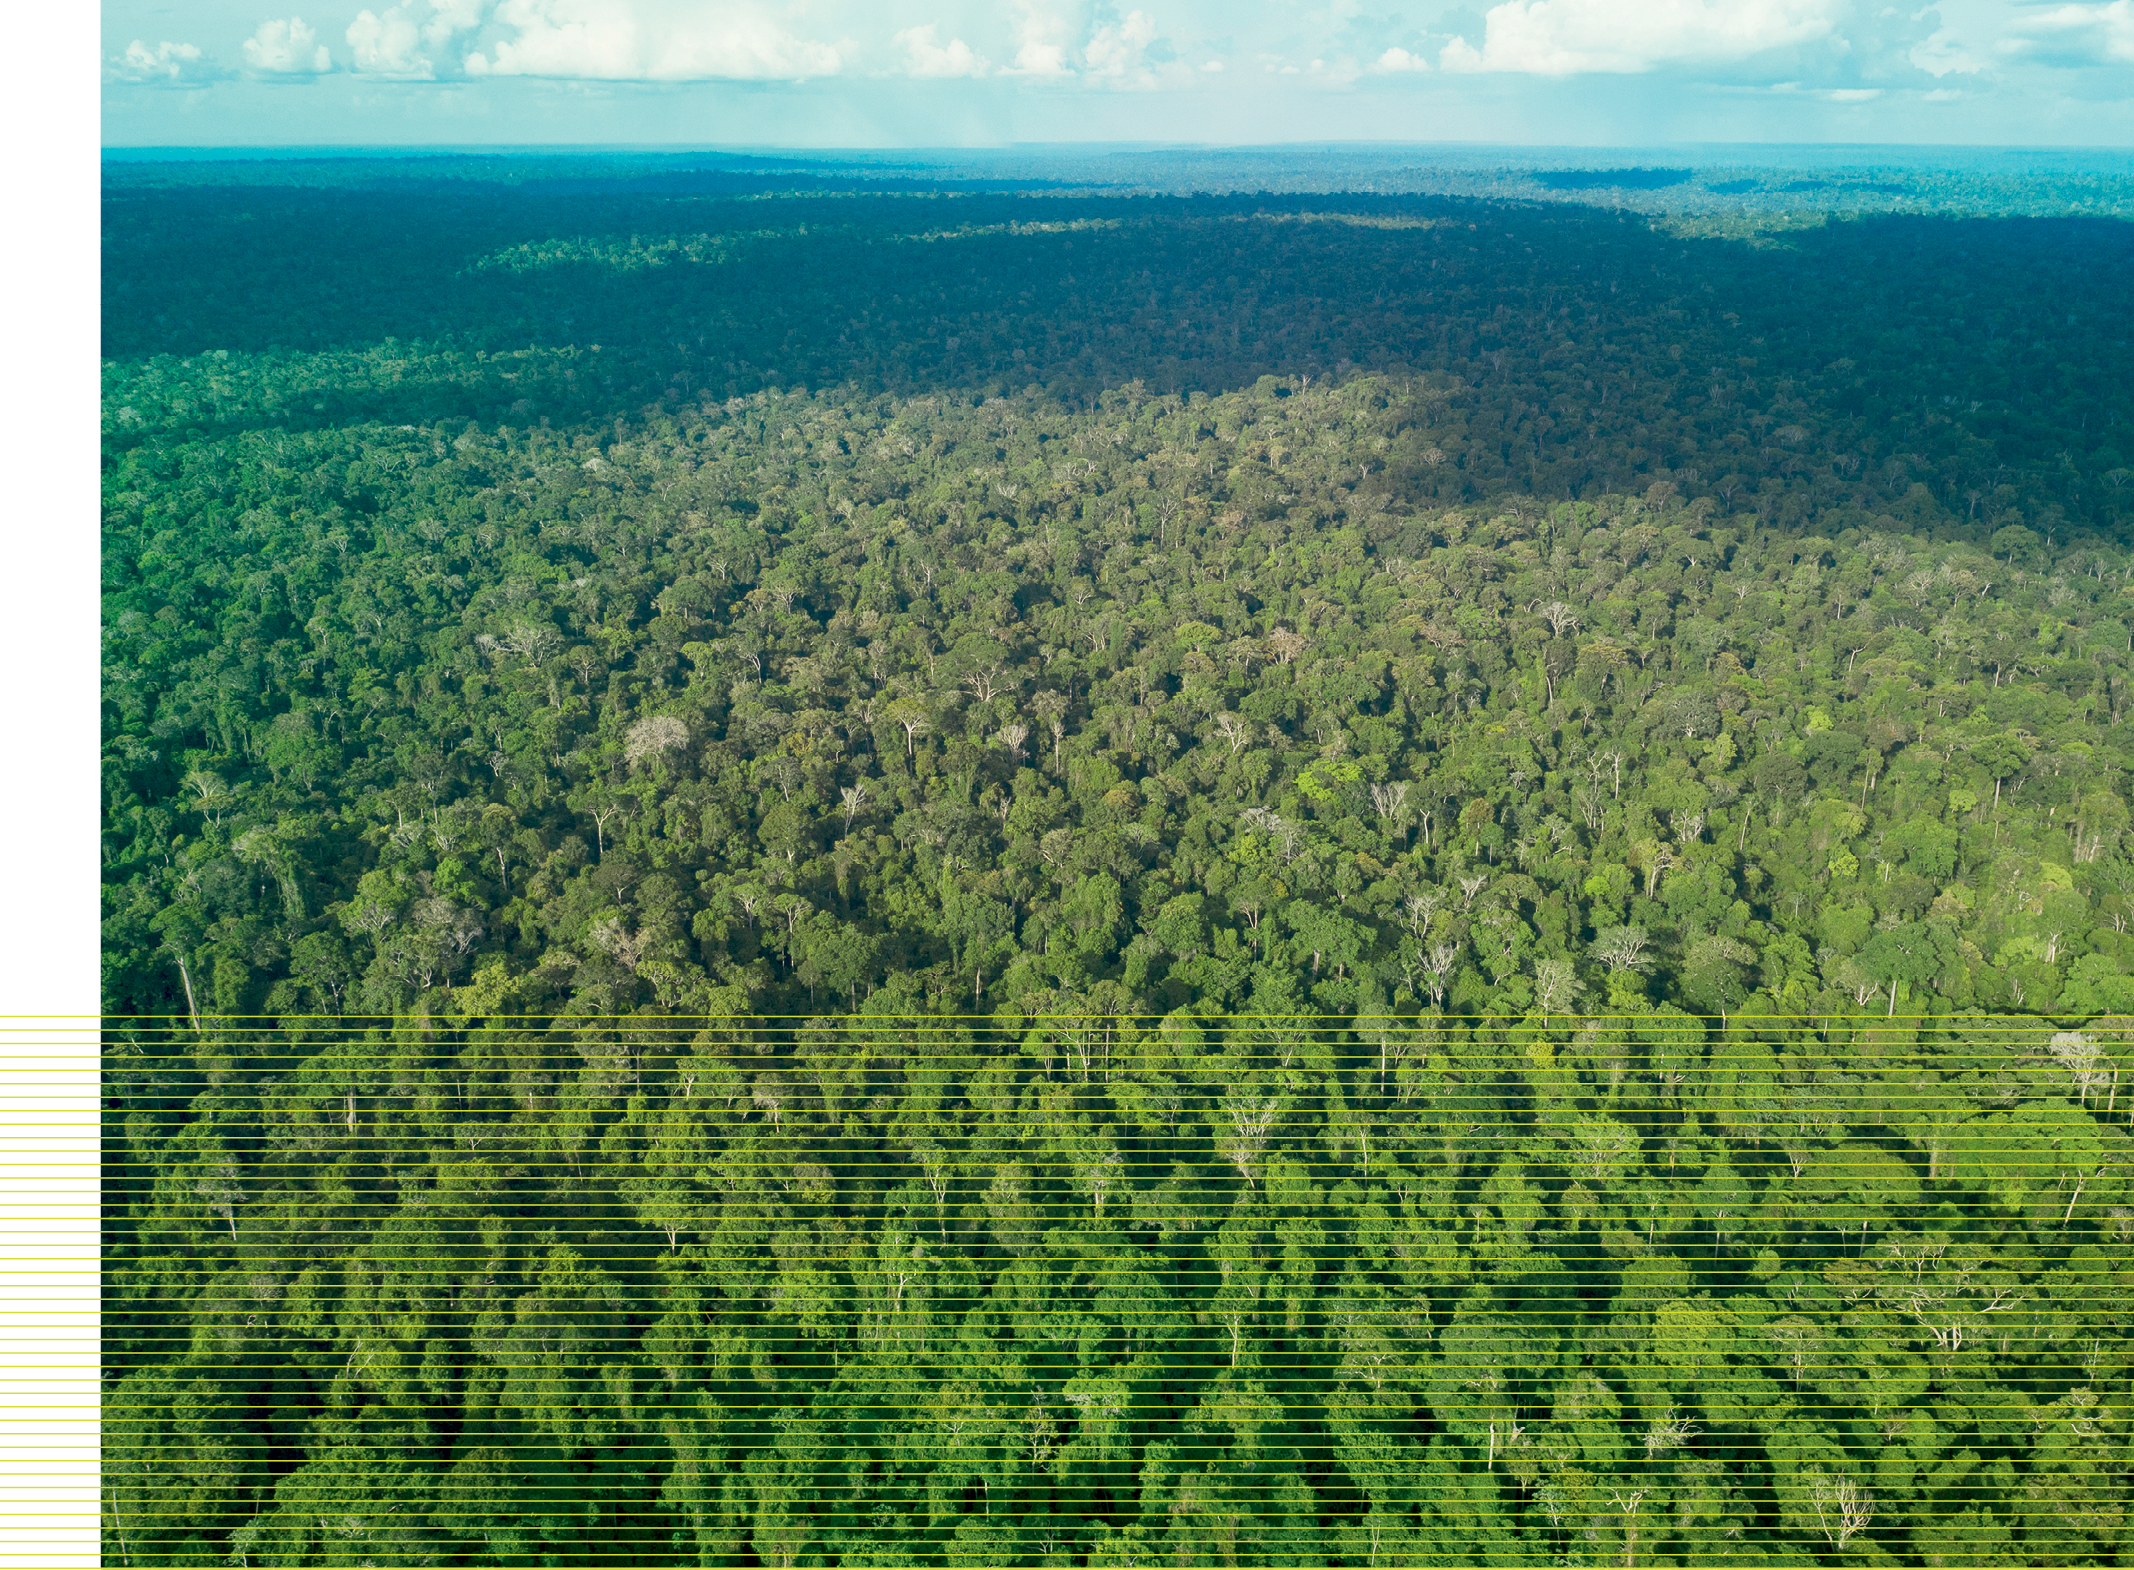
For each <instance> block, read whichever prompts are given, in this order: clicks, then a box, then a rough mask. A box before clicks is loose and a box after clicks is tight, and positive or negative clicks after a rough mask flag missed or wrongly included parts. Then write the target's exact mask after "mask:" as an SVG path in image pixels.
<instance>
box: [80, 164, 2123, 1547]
mask: <svg viewBox="0 0 2134 1570" xmlns="http://www.w3.org/2000/svg"><path fill="white" fill-rule="evenodd" d="M477 162H478V161H459V162H454V163H451V164H450V165H449V167H448V168H447V167H441V168H438V169H435V170H426V168H425V167H424V166H422V165H419V164H416V165H394V166H385V167H389V170H390V178H386V177H384V176H382V175H380V176H373V175H372V174H370V173H367V172H366V171H367V170H368V169H370V168H371V167H373V166H369V165H365V164H360V163H358V164H333V163H328V164H323V165H320V166H317V167H315V168H311V167H297V166H293V165H288V166H245V165H236V166H227V167H225V168H224V169H223V170H222V172H221V173H220V174H215V175H204V174H201V173H199V172H197V171H195V172H193V173H191V174H189V175H188V176H187V177H186V178H183V179H178V178H170V177H167V176H164V175H158V174H156V173H154V172H153V170H152V169H151V168H150V167H149V166H141V167H140V168H137V169H133V170H131V171H129V170H128V169H127V168H126V167H125V166H116V165H115V166H113V168H112V169H111V170H110V171H109V173H108V182H107V189H106V193H105V198H106V201H105V225H106V227H105V246H106V270H105V275H104V288H105V310H106V319H105V355H106V359H105V388H106V396H105V407H104V428H105V459H104V475H103V481H104V501H105V517H104V536H103V552H104V563H105V569H104V595H103V604H104V639H105V649H106V663H105V680H104V735H105V751H104V792H105V795H104V811H105V826H106V836H105V842H104V850H103V878H104V892H105V911H106V922H105V929H104V957H105V990H106V1008H107V1010H108V1015H109V1023H108V1028H107V1052H106V1061H105V1088H106V1101H105V1108H106V1173H107V1186H106V1229H105V1237H104V1261H105V1305H104V1329H105V1378H106V1386H105V1410H104V1424H105V1427H104V1442H105V1450H104V1456H105V1484H104V1490H103V1500H102V1515H103V1530H104V1534H105V1545H106V1546H105V1554H106V1558H107V1561H109V1562H111V1563H116V1564H126V1565H133V1564H140V1565H151V1564H216V1565H222V1564H234V1565H283V1564H287V1565H298V1564H302V1565H350V1566H353V1565H362V1564H370V1565H460V1564H470V1565H471V1564H704V1565H728V1564H733V1565H751V1564H760V1565H776V1566H798V1565H833V1564H847V1565H860V1564H912V1563H928V1564H950V1565H1003V1564H1058V1565H1104V1566H1109V1565H1117V1566H1126V1565H1154V1564H1159V1563H1160V1564H1178V1565H1189V1564H1270V1565H1315V1564H1325V1565H1333V1564H1341V1565H1369V1566H1392V1565H1415V1564H1448V1565H1449V1564H1464V1563H1477V1562H1481V1563H1492V1564H1563V1565H1595V1566H1598V1565H1603V1564H1609V1565H1614V1564H1620V1565H1632V1566H1635V1565H1661V1564H1676V1565H1685V1564H1699V1565H1704V1564H1713V1565H1717V1564H1757V1563H1767V1564H1842V1563H1873V1562H1907V1563H1925V1564H1935V1565H1950V1566H1955V1565H1986V1564H2072V1563H2099V1564H2103V1563H2124V1562H2126V1559H2127V1556H2128V1555H2130V1554H2134V1519H2130V1516H2129V1506H2130V1503H2134V1499H2130V1489H2129V1472H2130V1466H2134V1450H2130V1445H2134V1427H2130V1423H2129V1403H2130V1381H2134V1338H2130V1337H2129V1335H2128V1333H2127V1331H2126V1329H2125V1324H2126V1320H2127V1317H2128V1312H2129V1308H2130V1301H2134V1292H2130V1288H2134V1278H2130V1276H2129V1274H2128V1270H2127V1266H2126V1257H2127V1256H2126V1249H2127V1243H2128V1241H2129V1239H2130V1237H2134V1134H2130V1125H2134V1083H2129V1084H2128V1085H2125V1086H2122V1085H2121V1083H2120V1080H2121V1075H2122V1069H2126V1070H2128V1071H2130V1072H2129V1074H2128V1078H2129V1079H2130V1081H2134V933H2130V932H2129V930H2128V928H2129V923H2130V921H2134V834H2130V827H2134V825H2130V823H2129V807H2128V801H2129V783H2128V773H2129V770H2130V769H2134V746H2130V737H2134V724H2130V723H2129V709H2130V705H2134V686H2130V672H2134V540H2130V538H2129V528H2130V522H2134V520H2130V518H2129V510H2130V507H2134V494H2130V489H2129V479H2130V468H2129V463H2128V458H2127V454H2128V452H2129V451H2130V450H2134V390H2130V389H2134V382H2130V379H2129V375H2128V372H2129V356H2128V355H2127V353H2126V341H2125V338H2124V336H2122V335H2123V334H2124V333H2125V332H2126V330H2127V327H2126V324H2127V322H2128V320H2129V318H2130V315H2134V298H2130V296H2134V282H2130V281H2134V267H2130V262H2134V231H2130V230H2129V229H2128V227H2127V226H2126V225H2125V224H2124V223H2122V222H2120V221H2118V220H2116V219H2114V220H2106V219H2098V218H2085V217H2079V216H2070V217H2060V218H2050V217H2024V216H2000V217H1996V216H1990V215H1988V216H1962V217H1959V216H1955V215H1954V214H1953V213H1936V212H1920V213H1909V212H1907V213H1882V214H1858V213H1833V214H1826V215H1822V216H1820V217H1819V218H1818V220H1817V222H1816V223H1814V224H1813V225H1799V226H1794V227H1786V226H1783V225H1781V226H1779V227H1777V228H1775V229H1774V228H1773V227H1772V225H1771V224H1770V223H1768V222H1766V221H1764V220H1762V219H1755V220H1753V221H1752V219H1751V218H1740V219H1739V220H1738V221H1737V220H1736V219H1733V218H1729V217H1727V216H1726V215H1725V214H1723V213H1722V214H1719V215H1718V216H1710V215H1707V216H1705V217H1703V218H1700V219H1698V220H1697V222H1696V223H1694V224H1693V223H1690V222H1688V221H1687V220H1683V221H1676V220H1672V219H1668V220H1663V219H1660V218H1649V217H1648V216H1642V215H1639V214H1637V213H1633V212H1631V211H1628V210H1626V209H1625V208H1624V207H1623V206H1622V205H1621V204H1615V205H1610V204H1608V203H1607V202H1604V201H1600V200H1590V201H1589V200H1585V199H1582V198H1581V199H1577V200H1573V199H1571V198H1572V197H1576V196H1579V195H1580V192H1581V189H1582V188H1581V187H1579V185H1578V183H1577V181H1576V180H1575V179H1572V178H1570V177H1568V176H1567V177H1564V178H1563V179H1561V180H1559V181H1558V185H1557V191H1558V195H1559V196H1560V197H1562V199H1551V200H1549V201H1546V202H1543V201H1538V200H1537V201H1525V202H1520V201H1509V200H1494V201H1484V200H1478V199H1470V198H1453V197H1443V196H1414V195H1389V194H1383V193H1380V194H1368V193H1366V194H1360V195H1359V194H1317V195H1250V196H1248V195H1236V194H1232V195H1204V196H1192V195H1163V194H1152V195H1119V194H1106V193H1105V192H1103V191H1101V190H1089V189H1079V188H1077V189H1074V190H1067V189H1064V188H1063V186H1064V185H1065V184H1066V182H1054V183H1051V184H1048V183H1046V182H1043V181H1040V180H1035V179H1027V180H1009V179H1005V178H975V177H974V178H968V179H961V180H953V179H947V178H940V179H932V178H927V177H923V176H922V175H921V174H919V173H909V174H896V175H894V177H890V176H885V175H884V174H883V173H881V172H880V171H871V172H864V177H863V176H862V174H853V173H850V172H849V171H848V172H847V173H846V174H845V175H838V174H837V173H836V171H834V170H829V169H811V170H808V171H806V172H804V173H802V174H795V173H794V172H793V171H791V170H780V169H777V168H772V167H760V166H756V165H749V166H746V167H743V166H738V165H736V166H731V167H729V166H726V165H719V164H715V163H707V164H704V165H703V166H701V167H698V166H695V165H676V164H673V163H671V162H650V163H646V164H643V165H636V164H632V163H631V162H630V161H629V160H627V159H623V160H614V159H609V160H587V161H586V162H585V163H584V164H583V165H582V166H577V167H576V168H575V171H574V167H573V166H571V165H569V164H568V162H567V161H561V162H559V161H557V160H540V161H531V162H528V163H526V164H524V165H523V166H518V165H511V164H509V163H508V162H501V161H500V162H499V164H498V166H497V167H496V168H495V169H494V170H491V171H489V172H488V173H486V174H485V173H484V171H483V169H482V168H480V167H475V166H474V165H475V163H477ZM1611 178H1616V177H1611ZM1708 183H1719V184H1721V187H1722V189H1723V182H1716V178H1714V180H1713V181H1710V182H1708ZM1765 183H1766V184H1768V185H1771V186H1773V187H1774V188H1782V189H1783V188H1784V187H1783V184H1782V182H1779V181H1777V180H1776V178H1775V177H1771V178H1768V179H1766V181H1765ZM1566 193H1568V194H1566ZM2123 725H2127V726H2128V728H2127V729H2122V726H2123ZM2122 1094H2125V1095H2126V1096H2127V1097H2128V1103H2129V1104H2128V1106H2127V1107H2126V1108H2124V1109H2122V1108H2120V1107H2118V1105H2117V1102H2118V1098H2119V1096H2120V1095H2122Z"/></svg>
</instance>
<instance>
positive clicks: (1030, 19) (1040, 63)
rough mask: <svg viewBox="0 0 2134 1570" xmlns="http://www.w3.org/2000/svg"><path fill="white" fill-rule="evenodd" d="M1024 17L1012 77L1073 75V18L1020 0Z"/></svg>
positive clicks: (1018, 31) (1030, 0)
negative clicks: (1069, 58) (1070, 61)
mask: <svg viewBox="0 0 2134 1570" xmlns="http://www.w3.org/2000/svg"><path fill="white" fill-rule="evenodd" d="M1019 4H1020V7H1021V10H1022V13H1023V14H1022V19H1021V20H1020V21H1019V22H1017V23H1016V25H1015V63H1014V64H1013V65H1011V66H1010V67H1008V72H1007V74H1008V75H1010V76H1071V75H1073V74H1074V67H1073V66H1071V65H1069V64H1068V63H1067V54H1068V49H1069V47H1070V43H1069V41H1070V39H1071V38H1072V37H1073V32H1072V28H1071V24H1070V21H1069V19H1068V17H1067V16H1066V15H1064V14H1063V13H1061V12H1059V11H1056V10H1053V9H1051V8H1049V7H1045V6H1040V5H1037V4H1035V3H1033V0H1019Z"/></svg>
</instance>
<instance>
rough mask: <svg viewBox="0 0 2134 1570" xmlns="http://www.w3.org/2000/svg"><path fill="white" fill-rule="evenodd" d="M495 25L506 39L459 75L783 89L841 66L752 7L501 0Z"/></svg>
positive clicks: (834, 54)
mask: <svg viewBox="0 0 2134 1570" xmlns="http://www.w3.org/2000/svg"><path fill="white" fill-rule="evenodd" d="M496 20H497V21H498V22H499V23H500V24H502V25H503V26H505V27H508V28H510V29H511V35H510V36H509V37H507V38H504V39H501V40H499V41H498V42H497V43H496V44H495V45H494V46H493V48H492V49H491V50H490V51H489V52H487V53H482V52H479V51H477V52H475V53H472V54H469V55H468V56H467V59H466V70H467V74H468V75H469V76H547V77H575V78H580V79H584V80H591V81H608V82H630V81H636V82H701V81H713V80H722V79H723V80H739V81H777V80H788V81H791V80H799V79H800V78H803V77H812V76H834V75H835V74H837V72H838V71H839V70H840V69H841V68H842V67H843V65H844V55H843V52H842V51H841V50H840V49H839V47H838V46H836V45H833V44H828V43H823V42H821V41H820V40H817V39H810V38H802V37H800V36H799V35H797V34H795V33H793V32H792V31H790V30H789V29H788V28H787V27H786V26H785V25H784V23H783V22H781V21H780V20H779V19H778V18H777V17H776V16H774V15H773V14H771V13H770V11H769V10H768V9H767V8H765V7H764V6H762V5H759V4H747V3H744V4H736V5H727V6H721V7H720V8H718V10H717V11H715V12H714V11H711V10H709V9H708V8H707V7H705V6H703V5H701V4H691V3H688V0H504V3H503V4H502V5H500V6H498V7H497V10H496Z"/></svg>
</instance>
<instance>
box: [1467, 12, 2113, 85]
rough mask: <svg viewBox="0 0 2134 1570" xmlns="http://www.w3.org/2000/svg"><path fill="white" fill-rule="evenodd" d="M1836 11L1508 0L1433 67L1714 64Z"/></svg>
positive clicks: (1825, 27)
mask: <svg viewBox="0 0 2134 1570" xmlns="http://www.w3.org/2000/svg"><path fill="white" fill-rule="evenodd" d="M2119 3H2121V4H2124V3H2127V0H2119ZM1836 12H1837V0H1505V3H1504V4H1502V5H1496V6H1492V7H1491V8H1490V11H1489V15H1488V17H1487V24H1488V31H1487V32H1486V33H1485V35H1484V38H1483V44H1482V47H1481V48H1480V49H1476V48H1475V47H1474V46H1473V45H1472V44H1470V43H1468V42H1467V40H1465V39H1464V38H1455V39H1453V40H1452V42H1450V43H1449V44H1447V45H1446V46H1445V48H1444V49H1443V51H1442V52H1441V53H1440V54H1439V56H1438V64H1439V65H1440V66H1442V67H1443V68H1444V69H1445V70H1447V71H1514V72H1521V73H1524V74H1527V75H1533V76H1571V75H1575V74H1577V73H1580V72H1586V71H1602V72H1635V71H1651V70H1654V69H1657V68H1659V67H1662V66H1670V65H1692V64H1715V63H1719V62H1723V61H1730V60H1741V59H1746V58H1747V57H1749V56H1750V55H1754V54H1759V53H1761V52H1762V51H1764V50H1766V49H1777V48H1783V47H1785V46H1787V45H1790V44H1804V43H1811V42H1814V41H1816V40H1818V39H1822V38H1828V37H1830V36H1831V35H1832V33H1833V32H1834V31H1835V29H1836V25H1837V18H1836Z"/></svg>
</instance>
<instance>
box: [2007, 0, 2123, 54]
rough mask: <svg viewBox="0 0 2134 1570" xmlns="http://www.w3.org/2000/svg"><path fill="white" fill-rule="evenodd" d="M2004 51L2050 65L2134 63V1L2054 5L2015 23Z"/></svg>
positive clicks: (2115, 0)
mask: <svg viewBox="0 0 2134 1570" xmlns="http://www.w3.org/2000/svg"><path fill="white" fill-rule="evenodd" d="M2001 50H2002V52H2003V53H2004V54H2009V55H2015V56H2018V57H2020V58H2025V59H2033V60H2038V61H2042V62H2043V63H2045V64H2047V65H2070V66H2075V65H2134V0H2111V3H2110V4H2109V5H2061V6H2054V7H2053V8H2052V9H2051V10H2050V11H2042V12H2040V13H2038V14H2037V15H2035V16H2028V17H2025V18H2024V19H2023V20H2022V21H2021V22H2019V23H2018V24H2016V28H2015V35H2014V36H2013V37H2011V38H2009V39H2007V40H2006V41H2004V42H2003V44H2002V45H2001Z"/></svg>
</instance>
